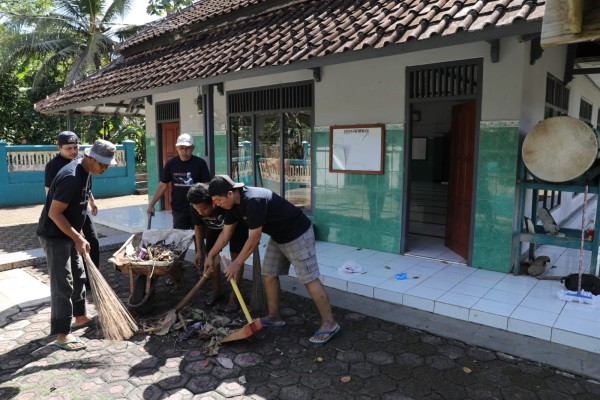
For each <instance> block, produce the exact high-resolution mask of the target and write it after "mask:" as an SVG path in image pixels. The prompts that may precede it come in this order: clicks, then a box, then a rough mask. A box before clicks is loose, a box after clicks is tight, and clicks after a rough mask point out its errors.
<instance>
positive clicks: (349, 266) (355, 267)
mask: <svg viewBox="0 0 600 400" xmlns="http://www.w3.org/2000/svg"><path fill="white" fill-rule="evenodd" d="M338 272H339V273H340V274H362V273H363V269H362V267H361V266H360V265H359V264H358V263H357V262H355V261H346V262H344V263H343V264H342V265H341V266H340V267H339V268H338Z"/></svg>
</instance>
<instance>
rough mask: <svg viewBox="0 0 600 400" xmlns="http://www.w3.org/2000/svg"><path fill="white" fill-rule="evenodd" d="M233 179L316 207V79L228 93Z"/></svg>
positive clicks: (302, 204)
mask: <svg viewBox="0 0 600 400" xmlns="http://www.w3.org/2000/svg"><path fill="white" fill-rule="evenodd" d="M227 110H228V117H229V137H230V146H231V147H230V157H231V173H230V175H231V177H232V179H233V180H235V181H239V182H244V183H245V184H247V185H250V186H258V187H265V188H267V189H270V190H272V191H273V192H275V193H277V194H279V195H280V196H282V197H284V198H286V199H287V200H288V201H289V202H290V203H292V204H294V205H296V206H297V207H300V208H302V209H310V208H311V149H310V147H311V138H312V115H313V86H312V82H307V83H299V84H298V83H296V84H292V85H283V86H274V87H267V88H259V89H254V90H246V91H239V92H232V93H228V95H227Z"/></svg>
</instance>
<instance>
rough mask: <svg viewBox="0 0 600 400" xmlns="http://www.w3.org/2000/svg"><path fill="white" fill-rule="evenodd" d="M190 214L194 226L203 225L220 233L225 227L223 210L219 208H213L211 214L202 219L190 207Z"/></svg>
mask: <svg viewBox="0 0 600 400" xmlns="http://www.w3.org/2000/svg"><path fill="white" fill-rule="evenodd" d="M190 214H191V215H192V221H193V222H194V225H202V224H204V226H206V227H207V228H208V229H213V230H216V231H221V230H222V229H223V226H224V225H225V210H223V209H222V208H220V207H213V211H212V213H211V214H210V215H209V216H208V217H203V216H202V215H200V213H199V212H198V211H196V209H195V208H194V207H193V206H191V205H190Z"/></svg>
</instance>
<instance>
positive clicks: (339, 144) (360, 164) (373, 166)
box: [329, 124, 385, 174]
mask: <svg viewBox="0 0 600 400" xmlns="http://www.w3.org/2000/svg"><path fill="white" fill-rule="evenodd" d="M384 135H385V126H384V125H383V124H375V125H338V126H332V127H331V128H330V147H329V149H330V150H329V172H345V173H349V174H383V160H384V158H383V152H384V143H385V138H384Z"/></svg>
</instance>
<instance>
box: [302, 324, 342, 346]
mask: <svg viewBox="0 0 600 400" xmlns="http://www.w3.org/2000/svg"><path fill="white" fill-rule="evenodd" d="M341 330H342V328H341V327H340V326H339V325H336V327H335V328H334V329H333V330H330V331H316V332H315V334H314V335H313V336H312V337H311V338H310V339H308V341H309V342H311V343H312V344H318V345H323V344H325V343H327V342H329V341H330V340H331V338H333V337H334V336H335V335H337V334H338V333H339V332H340V331H341ZM322 335H327V336H326V337H325V339H316V338H315V336H322Z"/></svg>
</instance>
